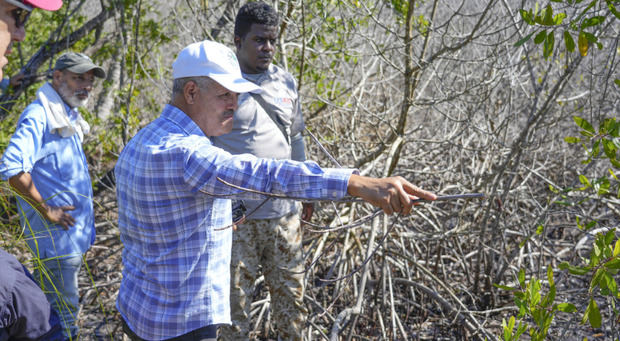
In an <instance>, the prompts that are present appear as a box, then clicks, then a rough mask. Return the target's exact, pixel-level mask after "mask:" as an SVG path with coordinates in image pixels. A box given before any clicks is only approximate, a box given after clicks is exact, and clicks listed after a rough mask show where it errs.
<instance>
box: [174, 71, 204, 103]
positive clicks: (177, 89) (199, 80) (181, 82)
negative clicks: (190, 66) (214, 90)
mask: <svg viewBox="0 0 620 341" xmlns="http://www.w3.org/2000/svg"><path fill="white" fill-rule="evenodd" d="M189 82H194V83H196V85H198V87H199V88H200V89H201V90H205V89H207V88H209V86H211V84H212V83H213V82H214V80H212V79H211V78H209V77H207V76H200V77H183V78H176V79H175V80H174V81H173V82H172V98H173V99H174V97H175V96H176V95H178V94H181V93H183V88H184V87H185V84H187V83H189Z"/></svg>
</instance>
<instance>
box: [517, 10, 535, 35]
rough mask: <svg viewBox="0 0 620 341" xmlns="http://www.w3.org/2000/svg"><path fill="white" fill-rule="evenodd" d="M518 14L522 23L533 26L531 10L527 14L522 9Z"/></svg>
mask: <svg viewBox="0 0 620 341" xmlns="http://www.w3.org/2000/svg"><path fill="white" fill-rule="evenodd" d="M519 14H521V18H523V21H525V22H526V23H527V24H528V25H534V15H533V14H532V10H530V11H529V12H528V11H526V10H524V9H520V10H519ZM530 36H531V34H530ZM528 39H529V38H528Z"/></svg>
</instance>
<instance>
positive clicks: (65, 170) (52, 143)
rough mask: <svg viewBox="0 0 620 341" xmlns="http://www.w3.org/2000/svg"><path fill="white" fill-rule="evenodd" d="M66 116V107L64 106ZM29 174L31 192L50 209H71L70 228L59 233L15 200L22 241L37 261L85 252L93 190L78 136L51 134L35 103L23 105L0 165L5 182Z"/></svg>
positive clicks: (59, 229)
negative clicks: (32, 188)
mask: <svg viewBox="0 0 620 341" xmlns="http://www.w3.org/2000/svg"><path fill="white" fill-rule="evenodd" d="M65 108H66V112H68V113H71V112H72V111H71V108H69V107H68V106H66V105H65ZM21 172H27V173H30V175H31V177H32V181H33V183H34V185H35V186H36V188H37V190H38V191H39V193H40V194H41V196H42V197H43V199H45V201H46V203H47V204H48V205H50V206H69V205H71V206H75V210H73V211H69V212H68V213H69V214H70V215H72V216H73V218H75V225H74V226H72V227H70V228H69V229H68V230H65V229H64V228H63V227H62V226H60V225H55V224H51V223H50V222H49V221H47V220H45V219H44V218H43V217H42V216H41V215H40V213H39V212H38V211H37V210H36V209H34V208H33V207H32V206H31V205H30V204H28V203H27V202H26V201H25V200H23V199H22V198H21V197H19V196H18V201H17V203H18V210H19V212H20V220H21V224H22V227H23V228H24V233H25V236H26V241H27V243H28V245H29V247H30V248H31V250H32V252H33V253H34V254H35V255H36V256H37V257H40V258H41V259H46V258H51V257H62V256H69V255H76V254H81V253H84V252H86V250H88V248H89V247H90V245H92V243H93V242H94V240H95V222H94V212H93V203H92V199H93V191H92V185H91V180H90V176H89V174H88V164H87V162H86V156H85V155H84V151H83V149H82V141H81V140H80V138H79V137H78V134H73V135H72V136H69V137H62V136H60V135H59V134H57V133H53V132H51V129H50V127H49V124H48V120H47V115H46V112H45V109H44V107H43V105H42V104H41V102H40V101H39V100H35V101H34V102H32V103H31V104H30V105H28V106H27V107H26V109H25V110H24V112H23V113H22V114H21V116H20V118H19V121H18V123H17V128H16V130H15V133H14V134H13V136H12V137H11V140H10V142H9V145H8V147H7V148H6V150H5V151H4V155H3V157H2V161H1V162H0V176H1V177H2V179H3V180H8V179H9V178H11V177H12V176H14V175H17V174H19V173H21Z"/></svg>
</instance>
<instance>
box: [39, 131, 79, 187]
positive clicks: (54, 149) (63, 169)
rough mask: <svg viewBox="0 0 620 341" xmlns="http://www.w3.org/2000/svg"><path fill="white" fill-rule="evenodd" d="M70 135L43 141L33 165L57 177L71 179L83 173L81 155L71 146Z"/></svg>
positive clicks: (64, 179)
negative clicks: (35, 162) (43, 143)
mask: <svg viewBox="0 0 620 341" xmlns="http://www.w3.org/2000/svg"><path fill="white" fill-rule="evenodd" d="M71 139H72V137H69V138H62V139H58V140H54V141H49V142H47V143H45V145H44V146H43V148H42V149H41V152H40V153H39V155H40V156H39V160H38V161H37V164H36V165H35V167H38V168H39V170H41V171H44V172H46V173H48V174H49V175H50V176H53V177H55V178H57V179H60V180H63V181H71V180H77V179H79V178H80V177H81V176H82V174H83V171H82V169H83V166H82V157H81V155H79V154H77V153H76V150H75V148H74V147H73V141H71Z"/></svg>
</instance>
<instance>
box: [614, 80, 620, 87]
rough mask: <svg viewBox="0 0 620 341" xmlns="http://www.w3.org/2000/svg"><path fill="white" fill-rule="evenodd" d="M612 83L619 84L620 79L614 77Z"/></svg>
mask: <svg viewBox="0 0 620 341" xmlns="http://www.w3.org/2000/svg"><path fill="white" fill-rule="evenodd" d="M614 83H616V85H617V86H620V79H617V78H616V79H614Z"/></svg>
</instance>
